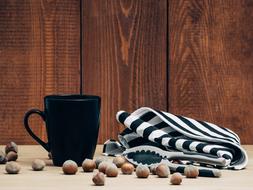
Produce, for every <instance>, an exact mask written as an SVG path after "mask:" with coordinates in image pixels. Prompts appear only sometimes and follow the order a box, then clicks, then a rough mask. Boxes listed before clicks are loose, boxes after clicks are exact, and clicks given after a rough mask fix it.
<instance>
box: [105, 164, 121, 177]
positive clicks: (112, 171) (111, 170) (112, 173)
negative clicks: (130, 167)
mask: <svg viewBox="0 0 253 190" xmlns="http://www.w3.org/2000/svg"><path fill="white" fill-rule="evenodd" d="M105 173H106V176H107V177H117V176H118V168H117V166H116V165H115V164H113V163H112V164H109V165H108V166H107V167H106V170H105Z"/></svg>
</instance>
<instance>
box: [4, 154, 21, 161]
mask: <svg viewBox="0 0 253 190" xmlns="http://www.w3.org/2000/svg"><path fill="white" fill-rule="evenodd" d="M6 159H7V161H8V162H10V161H16V160H17V159H18V154H17V153H16V152H14V151H10V152H8V153H7V155H6Z"/></svg>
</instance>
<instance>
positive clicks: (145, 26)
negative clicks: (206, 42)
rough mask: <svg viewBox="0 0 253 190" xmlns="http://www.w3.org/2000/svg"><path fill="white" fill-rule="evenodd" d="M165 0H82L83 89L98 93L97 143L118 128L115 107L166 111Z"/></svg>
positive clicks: (114, 132)
mask: <svg viewBox="0 0 253 190" xmlns="http://www.w3.org/2000/svg"><path fill="white" fill-rule="evenodd" d="M166 5H167V2H166V1H165V0H160V1H154V0H138V1H134V0H128V1H123V0H119V1H113V0H106V1H102V0H95V1H89V0H85V1H84V3H83V37H84V38H83V39H84V41H83V55H84V60H83V72H84V76H83V86H84V93H86V94H96V95H99V96H101V97H102V108H101V116H102V117H101V128H100V136H99V142H100V143H103V142H104V141H105V140H107V139H108V138H117V134H118V133H119V132H120V131H121V130H122V128H121V127H119V125H118V124H117V122H116V119H115V115H116V113H117V111H119V110H121V109H123V110H126V111H129V112H131V111H133V110H134V109H137V108H138V107H141V106H152V107H154V108H157V109H163V110H166V105H167V85H166V77H167V72H166V40H167V38H166V31H167V27H166V24H167V6H166Z"/></svg>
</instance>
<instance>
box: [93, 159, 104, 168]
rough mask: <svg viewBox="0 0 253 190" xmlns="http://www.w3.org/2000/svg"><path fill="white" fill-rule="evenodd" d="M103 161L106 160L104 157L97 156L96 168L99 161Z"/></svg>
mask: <svg viewBox="0 0 253 190" xmlns="http://www.w3.org/2000/svg"><path fill="white" fill-rule="evenodd" d="M103 161H106V159H105V158H103V157H98V158H96V160H95V163H96V169H98V166H99V164H100V163H101V162H103Z"/></svg>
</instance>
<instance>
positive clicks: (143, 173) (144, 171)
mask: <svg viewBox="0 0 253 190" xmlns="http://www.w3.org/2000/svg"><path fill="white" fill-rule="evenodd" d="M135 173H136V176H137V177H138V178H147V177H148V176H149V173H150V171H149V168H148V167H147V166H144V165H138V166H137V168H136V171H135Z"/></svg>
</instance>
